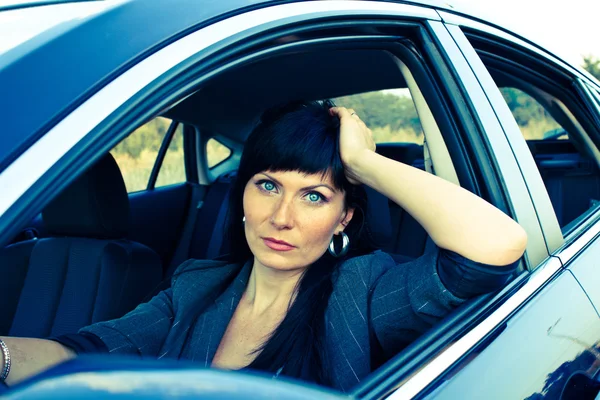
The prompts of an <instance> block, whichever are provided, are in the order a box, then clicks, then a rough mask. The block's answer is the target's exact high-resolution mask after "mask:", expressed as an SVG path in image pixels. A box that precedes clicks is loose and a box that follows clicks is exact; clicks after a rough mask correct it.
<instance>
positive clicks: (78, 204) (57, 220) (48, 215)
mask: <svg viewBox="0 0 600 400" xmlns="http://www.w3.org/2000/svg"><path fill="white" fill-rule="evenodd" d="M42 218H43V219H44V225H45V226H46V227H47V229H48V231H49V232H50V233H52V234H55V235H61V236H79V237H90V238H98V239H113V238H123V237H125V236H126V235H127V227H128V225H129V198H128V197H127V189H126V188H125V182H124V181H123V176H122V175H121V171H120V170H119V166H118V165H117V162H116V161H115V159H114V158H113V157H112V155H110V153H108V154H106V155H105V156H104V157H102V159H100V161H98V162H97V163H96V164H95V165H94V166H93V167H91V168H90V169H89V170H87V171H86V172H85V173H84V174H83V175H82V176H80V177H78V178H77V179H76V180H75V181H74V182H73V183H72V184H71V186H69V187H67V188H66V189H65V190H64V191H63V192H62V193H61V194H59V195H58V197H56V198H55V199H54V200H52V202H51V203H50V204H48V206H47V207H46V208H45V209H44V211H43V212H42Z"/></svg>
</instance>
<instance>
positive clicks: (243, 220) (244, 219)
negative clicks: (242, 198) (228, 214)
mask: <svg viewBox="0 0 600 400" xmlns="http://www.w3.org/2000/svg"><path fill="white" fill-rule="evenodd" d="M245 223H246V216H245V215H244V216H243V217H242V224H245Z"/></svg>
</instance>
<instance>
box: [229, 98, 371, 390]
mask: <svg viewBox="0 0 600 400" xmlns="http://www.w3.org/2000/svg"><path fill="white" fill-rule="evenodd" d="M333 106H334V104H333V103H332V102H331V101H322V102H316V101H314V102H307V101H304V102H294V103H289V104H287V105H284V106H281V107H276V108H273V109H270V110H268V111H266V112H265V113H264V114H263V115H262V117H261V120H260V122H259V124H258V125H257V126H256V127H255V128H254V130H253V131H252V132H251V133H250V135H249V137H248V139H247V141H246V144H245V146H244V152H243V154H242V158H241V161H240V165H239V169H238V173H237V178H236V181H235V184H234V187H233V190H232V194H231V198H230V210H229V234H230V238H229V239H230V240H229V244H230V246H231V247H230V261H233V262H238V263H242V262H245V261H247V260H249V259H250V258H251V257H252V253H251V252H250V248H249V247H248V243H247V241H246V237H245V233H244V226H243V223H242V217H243V212H244V211H243V194H244V189H245V186H246V184H247V183H248V181H249V180H250V179H251V178H252V177H253V176H254V175H255V174H257V173H259V172H262V171H267V170H269V171H299V172H303V173H307V174H317V173H321V174H331V177H332V180H333V183H334V185H335V187H336V188H337V189H341V190H343V191H344V192H345V201H346V207H347V208H350V207H351V208H354V209H355V212H354V216H353V218H352V220H351V221H350V223H349V224H348V226H347V227H346V229H345V230H344V232H345V233H346V234H347V235H348V236H349V238H350V243H351V251H350V252H349V253H348V255H347V256H346V257H351V256H354V255H358V254H360V253H364V252H368V251H370V250H371V248H370V247H369V245H368V244H367V243H368V242H367V241H366V240H363V239H362V235H361V233H362V226H363V224H364V215H365V213H364V210H366V194H365V191H364V189H363V188H362V187H361V186H356V185H352V184H350V182H348V180H347V179H346V176H345V174H344V166H343V164H342V161H341V159H340V154H339V129H340V124H339V119H338V117H336V116H331V115H330V114H329V108H330V107H333ZM342 261H343V259H336V258H334V257H332V256H331V255H329V254H328V252H326V253H325V254H324V255H323V256H322V257H321V258H320V259H319V260H317V261H316V262H315V263H314V264H313V265H312V266H310V267H309V268H308V270H307V271H306V272H305V274H304V276H303V277H302V279H301V280H300V282H299V286H298V288H297V295H296V298H295V300H294V302H293V304H291V306H290V308H289V310H288V312H287V314H286V316H285V318H284V319H283V321H282V322H281V324H280V325H279V326H278V327H277V328H276V329H275V330H274V332H273V333H272V334H271V336H270V337H269V339H268V340H267V341H266V342H265V343H263V345H262V346H261V347H260V348H259V349H257V350H256V351H257V357H256V358H255V360H254V361H253V362H252V363H251V364H250V365H249V366H248V368H250V369H258V370H263V371H270V372H277V371H280V372H281V374H283V375H286V376H292V377H296V378H301V379H305V380H309V381H313V382H317V383H320V384H325V385H329V384H330V383H331V379H330V377H329V375H328V374H329V372H330V370H331V369H330V367H329V366H328V357H327V354H326V345H325V331H326V325H325V310H326V308H327V304H328V302H329V297H330V295H331V292H332V290H333V282H332V278H333V273H334V271H335V269H336V268H337V266H338V265H339V264H340V263H341V262H342Z"/></svg>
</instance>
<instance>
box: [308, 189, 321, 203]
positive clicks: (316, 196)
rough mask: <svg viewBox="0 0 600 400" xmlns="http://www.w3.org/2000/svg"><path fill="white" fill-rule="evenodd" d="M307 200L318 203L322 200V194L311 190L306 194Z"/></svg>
mask: <svg viewBox="0 0 600 400" xmlns="http://www.w3.org/2000/svg"><path fill="white" fill-rule="evenodd" d="M308 200H309V201H310V202H311V203H318V202H320V201H322V200H323V196H321V195H320V194H319V193H315V192H312V193H309V194H308Z"/></svg>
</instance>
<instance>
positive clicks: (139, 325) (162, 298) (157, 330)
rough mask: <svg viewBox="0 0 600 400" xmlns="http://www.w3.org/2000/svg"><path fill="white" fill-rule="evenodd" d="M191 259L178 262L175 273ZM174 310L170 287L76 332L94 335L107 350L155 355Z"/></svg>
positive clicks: (169, 324)
mask: <svg viewBox="0 0 600 400" xmlns="http://www.w3.org/2000/svg"><path fill="white" fill-rule="evenodd" d="M192 261H194V260H188V261H186V262H184V263H183V264H181V265H180V266H179V267H178V268H177V270H176V271H175V273H174V276H177V275H176V274H177V271H181V270H183V269H185V268H186V267H187V265H188V264H189V263H190V262H192ZM175 314H176V310H175V307H174V305H173V289H172V287H170V288H168V289H166V290H163V291H162V292H159V293H158V294H157V295H156V296H154V297H153V298H152V299H151V300H150V301H148V302H147V303H142V304H140V305H139V306H137V307H136V308H135V309H134V310H133V311H131V312H129V313H127V314H125V315H124V316H123V317H121V318H118V319H114V320H111V321H106V322H98V323H96V324H93V325H90V326H87V327H85V328H82V329H80V330H79V334H86V335H94V336H96V337H97V338H98V339H100V340H101V341H102V342H103V343H104V344H105V345H106V348H107V351H108V352H109V353H115V354H130V355H138V356H144V357H145V356H158V353H159V351H160V349H161V347H162V345H163V343H164V341H165V339H166V338H167V336H168V334H169V332H170V330H171V327H172V325H173V320H174V318H175Z"/></svg>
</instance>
